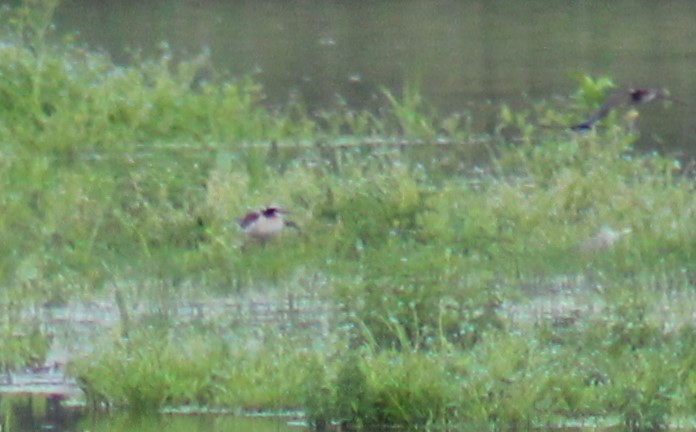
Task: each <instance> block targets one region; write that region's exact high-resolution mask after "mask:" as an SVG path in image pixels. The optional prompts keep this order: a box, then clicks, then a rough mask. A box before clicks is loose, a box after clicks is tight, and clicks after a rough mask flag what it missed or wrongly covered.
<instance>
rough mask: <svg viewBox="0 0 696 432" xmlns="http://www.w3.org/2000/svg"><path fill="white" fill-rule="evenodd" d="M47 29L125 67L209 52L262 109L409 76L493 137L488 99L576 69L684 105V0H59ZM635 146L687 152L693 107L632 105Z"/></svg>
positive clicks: (545, 84)
mask: <svg viewBox="0 0 696 432" xmlns="http://www.w3.org/2000/svg"><path fill="white" fill-rule="evenodd" d="M56 25H57V28H58V30H59V32H62V33H70V32H76V33H77V34H78V35H79V38H80V39H81V40H82V41H84V42H86V43H88V44H89V45H90V46H91V47H93V48H97V49H102V50H105V51H107V52H108V53H110V54H111V56H112V58H113V59H114V60H115V61H116V62H119V63H127V62H128V61H129V59H131V58H132V57H131V56H132V53H133V52H141V53H142V55H143V56H157V55H159V53H161V48H162V44H163V43H165V42H166V43H167V44H168V46H169V47H170V48H171V50H172V51H173V53H174V54H175V55H177V56H186V55H189V56H193V55H195V54H198V53H200V52H202V51H209V52H210V55H211V58H212V62H213V64H214V65H215V68H216V70H223V71H228V72H229V73H230V74H231V76H243V75H252V76H253V78H254V79H255V80H256V81H257V82H259V83H261V84H262V85H263V87H264V89H265V93H266V95H267V98H268V101H269V103H272V104H283V103H286V102H287V101H288V100H289V99H290V98H299V100H301V101H302V102H303V103H304V104H305V105H306V106H307V107H308V108H310V109H317V108H326V107H331V106H334V105H335V104H336V102H337V100H338V99H339V98H341V99H342V100H343V101H345V102H346V103H347V104H348V105H349V106H351V107H354V108H368V109H374V108H375V106H376V105H378V104H379V103H382V102H381V101H380V98H379V96H378V95H379V91H380V88H382V87H386V88H388V89H391V90H394V91H396V92H398V91H399V90H400V89H401V87H402V86H403V83H404V81H405V80H418V81H419V82H420V83H421V85H422V91H423V93H424V95H425V98H426V101H427V102H428V103H430V104H432V105H434V106H435V107H436V108H438V109H439V110H440V112H442V113H451V112H457V111H467V112H471V113H472V114H473V117H474V126H475V129H476V130H478V131H487V130H492V128H493V127H494V124H495V115H494V114H495V112H496V110H497V109H498V105H499V103H502V102H505V103H508V104H510V105H512V106H523V105H524V104H528V103H530V100H531V101H534V100H539V99H543V98H551V97H556V96H561V97H567V96H569V95H570V94H571V93H572V92H573V90H574V89H575V88H576V86H577V82H576V81H575V79H574V78H573V76H574V74H575V73H577V72H584V73H589V74H592V75H608V76H611V77H612V78H614V80H615V82H616V83H617V84H619V85H627V86H638V87H643V86H646V87H650V86H656V87H666V88H668V89H669V90H670V91H671V92H672V95H673V96H675V97H677V98H679V99H681V100H683V101H685V102H689V101H693V100H696V74H694V71H696V2H693V1H689V0H670V1H663V2H655V1H651V0H613V1H611V2H607V1H603V0H573V1H571V0H551V1H548V0H527V1H524V2H521V1H518V0H493V1H491V0H466V1H463V0H369V1H368V0H355V1H350V0H321V1H319V0H238V1H223V0H149V1H147V2H143V1H138V0H119V1H117V2H113V1H107V0H64V1H63V2H62V4H61V6H60V7H59V9H58V12H57V15H56ZM641 112H642V116H641V118H640V124H639V127H640V130H641V132H642V137H641V140H642V144H643V145H648V146H651V147H653V148H654V149H656V150H660V151H670V152H677V153H682V152H687V153H688V152H691V151H692V150H691V149H692V148H693V147H694V141H695V140H696V125H694V121H693V118H694V115H695V114H696V105H695V104H685V105H679V106H676V105H674V106H672V107H668V108H666V109H665V108H664V107H663V106H661V105H660V104H654V106H653V105H650V106H645V107H643V108H642V109H641Z"/></svg>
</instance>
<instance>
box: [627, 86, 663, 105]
mask: <svg viewBox="0 0 696 432" xmlns="http://www.w3.org/2000/svg"><path fill="white" fill-rule="evenodd" d="M628 94H629V95H630V97H631V102H633V103H641V102H648V101H650V100H652V99H654V98H655V97H656V96H657V91H656V90H655V89H646V88H632V89H631V90H629V92H628Z"/></svg>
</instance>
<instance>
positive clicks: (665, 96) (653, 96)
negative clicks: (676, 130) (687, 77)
mask: <svg viewBox="0 0 696 432" xmlns="http://www.w3.org/2000/svg"><path fill="white" fill-rule="evenodd" d="M659 99H662V100H670V101H676V100H675V99H673V98H672V97H670V95H669V93H667V92H666V91H664V90H659V89H654V88H622V89H619V90H617V91H615V92H614V93H612V94H610V95H609V96H608V97H607V99H606V100H605V101H604V103H603V104H602V106H600V107H599V108H598V109H597V111H595V112H593V113H592V114H590V116H589V117H587V118H586V119H585V120H583V121H582V122H580V123H578V124H575V125H572V126H571V127H570V129H571V130H574V131H586V130H590V129H592V128H593V127H594V125H595V123H597V122H598V121H599V120H601V119H603V118H604V117H606V116H607V115H608V114H609V113H610V112H611V110H613V109H614V108H617V107H619V106H621V105H627V106H630V107H633V106H635V105H640V104H644V103H647V102H650V101H653V100H659Z"/></svg>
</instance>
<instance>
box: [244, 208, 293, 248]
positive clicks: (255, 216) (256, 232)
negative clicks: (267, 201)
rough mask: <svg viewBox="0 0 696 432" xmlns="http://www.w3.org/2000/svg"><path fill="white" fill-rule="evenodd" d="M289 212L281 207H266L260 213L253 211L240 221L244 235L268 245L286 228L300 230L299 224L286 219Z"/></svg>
mask: <svg viewBox="0 0 696 432" xmlns="http://www.w3.org/2000/svg"><path fill="white" fill-rule="evenodd" d="M288 213H289V212H288V211H286V210H283V209H281V208H279V207H274V206H270V207H265V208H263V209H261V210H258V211H252V212H249V213H247V214H246V215H244V217H242V218H240V219H239V220H238V222H239V226H240V227H241V228H242V230H243V231H244V233H245V234H246V235H247V236H249V237H250V238H252V239H254V240H258V241H260V242H261V243H266V242H267V241H268V240H270V239H271V238H273V237H276V236H277V235H278V234H280V233H281V232H282V231H283V230H284V229H285V227H292V228H295V229H299V227H298V226H297V224H296V223H295V222H293V221H291V220H287V219H285V216H284V215H286V214H288Z"/></svg>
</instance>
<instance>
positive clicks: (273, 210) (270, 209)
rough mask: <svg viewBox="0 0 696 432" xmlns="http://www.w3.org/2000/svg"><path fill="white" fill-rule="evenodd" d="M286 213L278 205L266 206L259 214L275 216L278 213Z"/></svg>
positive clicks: (268, 216)
mask: <svg viewBox="0 0 696 432" xmlns="http://www.w3.org/2000/svg"><path fill="white" fill-rule="evenodd" d="M286 213H288V212H287V211H286V210H283V209H282V208H280V207H266V208H265V209H263V210H261V214H262V215H263V216H264V217H267V218H270V217H275V216H277V215H279V214H286Z"/></svg>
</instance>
